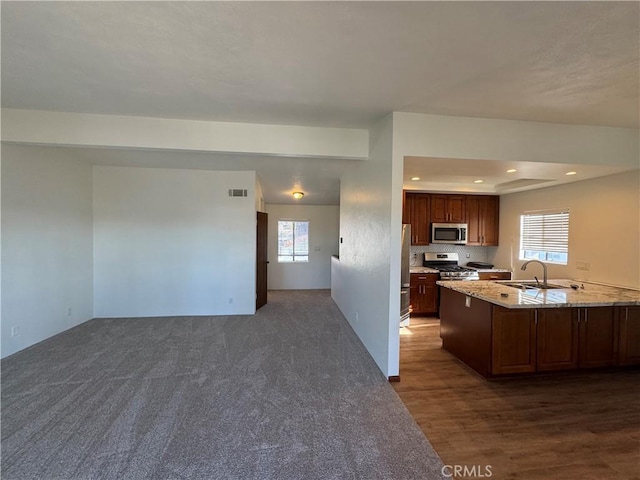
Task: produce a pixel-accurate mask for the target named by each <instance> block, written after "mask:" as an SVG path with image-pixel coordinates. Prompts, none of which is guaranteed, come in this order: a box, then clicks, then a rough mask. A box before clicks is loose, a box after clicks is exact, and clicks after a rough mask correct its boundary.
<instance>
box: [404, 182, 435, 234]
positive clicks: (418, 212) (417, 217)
mask: <svg viewBox="0 0 640 480" xmlns="http://www.w3.org/2000/svg"><path fill="white" fill-rule="evenodd" d="M430 197H431V195H429V194H428V193H415V192H405V194H404V208H403V211H402V222H403V223H410V224H411V245H429V225H430V222H431V220H430V211H431V206H430Z"/></svg>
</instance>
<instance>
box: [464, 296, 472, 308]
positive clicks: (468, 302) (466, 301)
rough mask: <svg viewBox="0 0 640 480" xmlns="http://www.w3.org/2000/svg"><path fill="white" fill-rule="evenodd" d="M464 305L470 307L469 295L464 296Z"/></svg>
mask: <svg viewBox="0 0 640 480" xmlns="http://www.w3.org/2000/svg"><path fill="white" fill-rule="evenodd" d="M464 306H465V307H467V308H471V297H464Z"/></svg>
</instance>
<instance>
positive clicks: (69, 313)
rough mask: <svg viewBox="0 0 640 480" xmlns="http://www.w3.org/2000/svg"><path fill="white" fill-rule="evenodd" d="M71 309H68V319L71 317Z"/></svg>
mask: <svg viewBox="0 0 640 480" xmlns="http://www.w3.org/2000/svg"><path fill="white" fill-rule="evenodd" d="M71 311H72V310H71V307H67V317H70V316H71Z"/></svg>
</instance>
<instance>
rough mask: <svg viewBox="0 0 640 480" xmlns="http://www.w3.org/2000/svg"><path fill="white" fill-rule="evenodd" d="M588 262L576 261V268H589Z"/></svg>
mask: <svg viewBox="0 0 640 480" xmlns="http://www.w3.org/2000/svg"><path fill="white" fill-rule="evenodd" d="M589 267H590V265H589V262H576V269H577V270H589Z"/></svg>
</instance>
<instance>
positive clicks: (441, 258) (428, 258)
mask: <svg viewBox="0 0 640 480" xmlns="http://www.w3.org/2000/svg"><path fill="white" fill-rule="evenodd" d="M423 265H424V266H425V267H431V268H434V269H436V270H438V271H439V272H440V278H441V279H442V280H479V279H480V276H479V275H478V272H477V271H476V270H474V269H472V268H467V267H461V266H460V265H458V254H457V253H429V252H427V253H425V254H424V261H423Z"/></svg>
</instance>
